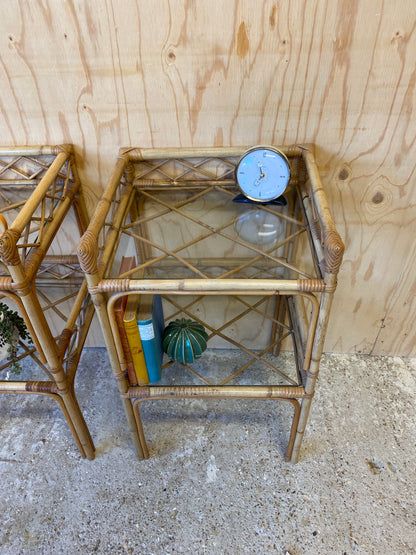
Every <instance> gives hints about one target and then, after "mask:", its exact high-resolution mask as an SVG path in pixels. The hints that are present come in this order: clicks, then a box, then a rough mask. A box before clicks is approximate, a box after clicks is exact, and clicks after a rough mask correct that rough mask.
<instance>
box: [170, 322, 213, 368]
mask: <svg viewBox="0 0 416 555" xmlns="http://www.w3.org/2000/svg"><path fill="white" fill-rule="evenodd" d="M207 341H208V335H207V333H206V331H205V329H204V326H203V325H202V324H199V323H198V322H195V321H193V320H188V319H186V318H180V319H178V320H174V321H173V322H170V323H169V325H168V326H167V327H166V328H165V331H164V332H163V340H162V344H163V350H164V352H165V353H166V354H167V355H168V356H169V357H170V358H171V360H174V361H176V362H182V363H188V362H193V361H194V359H196V358H199V357H200V356H201V355H202V353H203V352H204V351H205V349H206V348H207Z"/></svg>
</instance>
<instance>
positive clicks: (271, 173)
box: [236, 146, 290, 202]
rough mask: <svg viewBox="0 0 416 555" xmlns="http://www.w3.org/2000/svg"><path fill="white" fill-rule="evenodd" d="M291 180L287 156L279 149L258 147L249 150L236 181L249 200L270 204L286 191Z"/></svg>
mask: <svg viewBox="0 0 416 555" xmlns="http://www.w3.org/2000/svg"><path fill="white" fill-rule="evenodd" d="M289 178H290V166H289V162H288V160H287V158H286V156H285V155H284V154H283V153H282V152H280V151H279V150H278V149H277V148H273V147H263V146H258V147H254V148H251V149H250V150H248V151H247V152H246V153H245V154H244V155H243V156H242V158H241V159H240V161H239V162H238V164H237V167H236V180H237V183H238V186H239V187H240V189H241V191H242V193H243V194H244V195H245V196H246V197H247V198H249V199H251V200H255V201H259V202H268V201H271V200H274V199H275V198H277V197H279V196H280V195H282V194H283V192H284V191H285V189H286V187H287V185H288V183H289Z"/></svg>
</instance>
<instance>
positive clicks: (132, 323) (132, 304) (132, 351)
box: [114, 256, 164, 386]
mask: <svg viewBox="0 0 416 555" xmlns="http://www.w3.org/2000/svg"><path fill="white" fill-rule="evenodd" d="M135 265H136V262H135V258H134V256H132V257H123V259H122V262H121V266H120V274H123V273H125V272H127V271H128V270H130V269H132V268H134V267H135ZM114 315H115V319H116V323H117V328H118V331H119V334H120V340H121V344H122V347H123V352H124V358H125V361H126V370H127V375H128V379H129V382H130V385H132V386H135V385H146V384H148V383H155V382H158V381H159V380H160V378H161V376H162V361H163V349H162V334H163V329H164V318H163V307H162V299H161V296H160V295H148V294H146V295H139V294H131V295H125V296H124V297H121V298H120V299H118V300H117V301H116V304H115V307H114Z"/></svg>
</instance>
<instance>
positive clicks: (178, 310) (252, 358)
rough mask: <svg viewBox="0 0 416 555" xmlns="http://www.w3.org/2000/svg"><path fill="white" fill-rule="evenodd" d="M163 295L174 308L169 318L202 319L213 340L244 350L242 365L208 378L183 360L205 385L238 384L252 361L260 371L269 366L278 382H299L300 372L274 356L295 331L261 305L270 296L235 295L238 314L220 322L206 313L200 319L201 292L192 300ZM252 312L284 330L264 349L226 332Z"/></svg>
mask: <svg viewBox="0 0 416 555" xmlns="http://www.w3.org/2000/svg"><path fill="white" fill-rule="evenodd" d="M164 299H165V302H166V305H165V306H166V309H167V310H168V311H169V309H173V312H172V313H170V314H169V318H168V319H169V320H170V321H172V320H174V319H176V318H183V317H185V318H190V319H192V320H194V321H196V322H199V323H200V324H202V325H203V326H204V327H205V328H206V330H207V332H208V340H211V339H213V338H214V337H217V338H220V339H221V341H222V342H223V343H224V347H223V348H228V349H230V348H231V349H235V348H238V349H240V350H241V351H242V352H243V353H244V354H245V360H244V362H243V364H242V365H241V366H239V367H238V368H233V369H232V371H231V372H229V373H228V375H224V370H223V369H222V375H221V376H220V377H219V376H215V375H214V376H212V378H211V379H208V378H207V376H205V375H203V374H201V373H199V372H197V371H196V370H195V368H193V367H192V366H190V365H189V364H184V365H183V366H184V367H185V368H186V369H187V371H188V372H190V373H191V374H193V375H194V376H196V377H197V378H198V379H199V380H200V381H201V382H202V383H205V384H206V385H227V384H236V383H238V381H236V380H238V379H240V378H241V377H242V376H243V373H244V376H245V375H246V374H247V372H250V368H251V367H252V366H253V365H256V370H257V371H261V370H262V369H263V370H267V371H268V373H269V374H270V371H272V373H275V376H276V381H277V382H278V383H279V385H299V384H300V375H299V372H297V374H296V373H295V374H294V373H293V370H294V369H293V368H292V369H291V370H292V372H289V371H287V370H282V369H281V368H279V366H278V364H279V359H278V358H276V357H274V356H271V355H272V352H273V349H275V348H276V346H277V345H278V344H280V343H282V342H283V341H284V340H285V339H286V338H287V337H289V336H291V335H292V334H293V330H292V329H291V328H290V327H289V326H288V325H287V324H285V323H284V322H279V320H278V319H277V318H276V317H275V316H273V315H271V314H270V313H269V312H268V311H267V310H265V309H260V308H259V307H261V306H262V305H264V304H265V303H266V301H267V299H268V297H261V298H260V299H256V300H253V299H252V298H251V299H250V300H247V299H245V298H244V297H240V296H236V295H234V296H233V299H234V300H235V301H236V303H235V311H236V314H235V315H234V316H233V317H232V318H230V319H227V321H225V322H223V323H222V324H221V325H220V326H218V325H216V324H215V323H210V322H209V321H207V317H205V318H204V319H201V317H200V316H199V315H198V312H199V303H200V302H201V301H202V299H203V296H202V295H200V296H197V297H196V298H194V299H192V300H189V299H185V300H184V301H183V300H182V298H181V297H176V296H175V297H174V296H170V297H164ZM181 301H182V302H181ZM239 305H240V306H239ZM253 312H255V313H257V314H258V315H259V316H260V317H261V318H262V319H263V321H264V322H266V323H267V322H269V323H271V322H273V323H274V324H275V325H277V326H279V327H280V328H281V329H282V331H283V333H282V334H281V335H280V336H279V337H278V338H276V339H274V341H273V342H271V343H270V344H268V345H267V347H265V348H263V349H253V348H250V347H247V346H246V345H245V344H244V342H242V341H241V340H236V339H235V338H233V337H232V333H230V331H228V332H227V329H230V328H231V327H232V326H234V325H235V324H237V325H238V322H239V321H241V320H243V319H244V318H245V317H246V316H247V317H250V318H251V319H252V318H253ZM263 325H264V324H263ZM266 325H267V324H266ZM267 355H269V356H267ZM170 364H172V363H171V362H170V363H168V364H167V366H169V365H170ZM199 366H200V365H199ZM297 370H298V369H297Z"/></svg>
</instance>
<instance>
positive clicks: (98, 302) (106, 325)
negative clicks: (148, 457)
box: [86, 274, 145, 459]
mask: <svg viewBox="0 0 416 555" xmlns="http://www.w3.org/2000/svg"><path fill="white" fill-rule="evenodd" d="M86 277H87V281H88V282H89V285H90V284H91V283H94V281H98V276H97V275H96V274H90V275H89V274H87V275H86ZM92 300H93V302H94V306H95V312H96V314H97V317H98V320H99V322H100V325H101V329H102V332H103V336H104V341H105V344H106V347H107V352H108V356H109V359H110V364H111V368H112V371H113V376H114V378H115V380H116V383H117V387H118V391H119V393H120V396H121V397H122V401H123V407H124V411H125V413H126V418H127V422H128V424H129V427H130V431H131V436H132V439H133V443H134V446H135V449H136V452H137V456H138V457H139V458H140V459H143V458H145V453H144V452H143V448H142V444H141V441H140V436H139V429H138V426H137V420H136V417H135V414H134V411H133V407H132V405H131V402H130V400H129V399H124V398H123V395H124V394H125V393H126V392H127V390H128V388H129V383H128V381H127V379H126V378H125V376H124V373H123V372H122V371H121V368H120V363H119V360H118V356H117V349H116V345H115V342H114V337H113V334H112V332H111V325H110V322H109V318H108V313H107V309H106V300H105V297H104V295H103V294H102V293H95V294H93V295H92Z"/></svg>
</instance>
